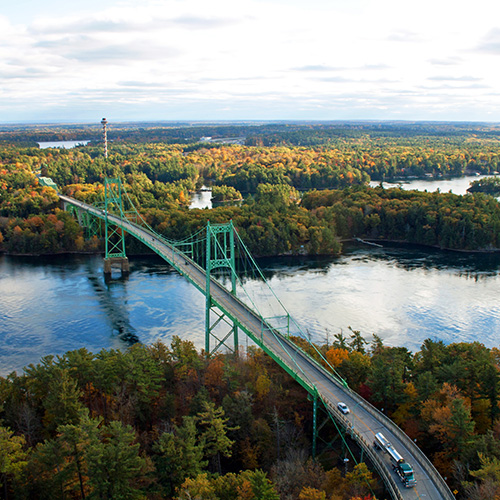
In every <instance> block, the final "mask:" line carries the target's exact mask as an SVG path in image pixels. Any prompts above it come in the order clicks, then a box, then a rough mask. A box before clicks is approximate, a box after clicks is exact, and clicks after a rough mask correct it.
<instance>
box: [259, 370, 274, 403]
mask: <svg viewBox="0 0 500 500" xmlns="http://www.w3.org/2000/svg"><path fill="white" fill-rule="evenodd" d="M270 388H271V380H270V378H269V377H268V376H267V375H265V374H262V375H259V376H258V378H257V380H256V382H255V392H256V394H257V397H258V398H259V399H263V398H264V397H265V396H267V394H269V390H270Z"/></svg>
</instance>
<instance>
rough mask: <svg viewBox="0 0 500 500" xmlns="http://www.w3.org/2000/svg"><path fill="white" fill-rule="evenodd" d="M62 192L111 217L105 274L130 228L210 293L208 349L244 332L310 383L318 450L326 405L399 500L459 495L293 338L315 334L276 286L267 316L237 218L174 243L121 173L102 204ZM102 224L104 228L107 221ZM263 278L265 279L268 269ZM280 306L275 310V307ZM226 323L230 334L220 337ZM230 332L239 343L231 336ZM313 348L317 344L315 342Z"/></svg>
mask: <svg viewBox="0 0 500 500" xmlns="http://www.w3.org/2000/svg"><path fill="white" fill-rule="evenodd" d="M59 197H60V199H61V200H62V202H63V203H64V207H65V209H67V210H70V211H72V212H73V213H74V214H75V216H76V217H77V218H78V221H79V222H80V224H82V225H84V226H85V227H87V228H90V229H91V228H92V227H93V226H95V221H98V220H99V219H100V220H102V221H104V226H105V230H106V255H105V266H104V268H105V272H111V267H110V266H111V265H112V264H114V263H120V264H121V268H122V271H125V272H127V271H128V261H127V258H126V255H125V240H124V235H125V233H128V234H129V235H132V236H133V237H135V238H137V239H138V240H140V241H141V242H142V243H143V244H144V245H146V246H147V247H149V248H150V249H151V250H153V251H154V252H156V253H157V254H158V255H160V256H161V257H162V258H163V259H164V260H165V261H167V262H168V263H169V264H170V265H171V266H172V267H173V268H174V269H175V270H176V271H177V272H179V273H180V274H181V275H182V276H184V277H185V278H186V279H187V280H188V281H189V282H190V283H191V284H192V285H194V286H195V287H196V288H197V289H198V290H199V291H200V292H201V293H203V294H204V295H205V303H206V308H205V330H206V331H205V352H206V353H207V354H208V355H209V354H211V353H213V352H214V351H216V350H217V349H218V348H220V347H221V346H225V347H226V348H227V349H232V350H235V351H236V350H237V349H238V335H239V332H240V331H241V332H243V333H244V334H245V335H247V336H248V337H249V338H250V339H251V340H252V341H253V342H254V343H255V344H256V345H258V346H259V347H260V348H261V349H263V350H264V351H265V352H266V353H267V354H268V355H269V356H270V357H271V358H272V359H273V360H274V361H275V362H276V363H278V365H280V366H281V367H282V368H283V369H284V370H286V372H287V373H288V374H289V375H290V376H291V377H292V378H293V379H295V380H296V381H297V382H298V383H299V384H300V385H301V386H302V387H304V388H305V389H306V391H307V392H308V393H309V395H310V398H311V399H312V402H313V416H314V421H313V425H314V427H313V434H314V435H313V455H315V453H316V438H317V437H318V426H317V424H316V421H317V414H318V410H319V409H320V408H321V407H322V409H323V410H324V411H325V412H326V413H327V415H328V417H329V418H330V419H331V420H332V421H333V422H334V424H335V425H336V426H337V428H339V430H340V429H342V430H343V432H342V434H344V433H345V434H348V435H349V436H350V437H351V438H352V439H353V440H354V441H355V442H357V443H358V445H359V447H360V449H361V459H362V458H363V454H364V455H365V456H366V457H368V459H369V461H370V462H371V463H372V464H373V466H374V467H375V468H376V470H377V471H378V473H379V474H380V476H381V477H382V479H383V481H384V483H385V485H386V488H387V490H388V492H389V493H390V495H391V497H392V498H393V499H397V500H422V499H425V500H438V499H439V500H441V499H445V500H448V499H449V500H451V499H453V498H455V496H454V495H453V493H452V492H451V491H450V489H449V488H448V486H447V484H446V482H445V481H444V479H443V478H442V477H441V475H440V474H439V473H438V472H437V471H436V469H435V468H434V466H433V465H432V464H431V462H430V461H429V460H428V459H427V457H426V456H425V455H424V454H423V453H422V452H421V450H420V449H419V448H418V446H417V445H416V444H415V443H414V442H413V441H412V440H411V439H410V438H409V437H408V436H407V435H406V434H405V433H404V432H403V431H402V430H401V429H400V428H399V427H397V426H396V424H394V422H392V420H390V419H389V418H388V417H386V416H385V415H384V414H383V413H381V412H380V411H378V410H377V409H376V408H375V407H373V406H372V405H371V404H370V403H368V402H367V401H365V400H364V399H363V398H362V397H360V396H359V395H358V394H356V393H355V392H354V391H352V390H350V389H349V387H348V386H347V384H346V383H345V381H344V380H343V379H342V378H341V377H340V376H339V375H338V374H337V373H336V372H335V370H334V369H333V368H332V367H329V368H330V369H327V368H325V366H323V365H327V366H328V363H327V361H326V360H325V359H324V358H323V359H322V361H323V363H321V364H320V363H319V362H318V361H316V360H315V359H313V358H312V357H311V356H309V355H308V354H307V353H306V352H305V351H304V350H303V349H301V348H300V347H298V346H297V345H296V344H295V343H294V342H293V340H292V338H293V337H296V336H300V337H302V338H304V339H305V340H306V341H307V340H308V336H307V335H304V334H303V332H302V330H301V328H300V326H299V325H298V324H296V322H295V321H294V320H293V318H292V317H291V316H290V314H289V313H288V312H287V311H286V309H285V308H284V306H283V305H282V304H281V302H280V301H279V299H278V298H277V297H276V296H275V295H274V293H273V292H272V290H271V289H270V287H269V293H268V295H269V300H268V301H267V300H266V302H269V303H271V302H274V303H275V304H277V307H278V308H280V309H281V310H279V311H278V314H274V315H273V316H266V317H265V316H264V315H263V314H262V313H261V312H259V307H258V306H257V305H256V304H255V303H254V301H253V300H252V298H251V295H250V294H249V293H247V292H246V290H245V286H244V278H242V277H241V276H240V274H239V272H238V270H237V262H241V261H244V262H247V263H249V265H250V267H251V268H252V269H253V270H254V271H255V270H257V271H256V272H257V273H260V270H258V266H257V265H256V264H255V261H254V260H253V259H252V257H251V255H250V254H249V253H248V251H247V250H246V248H245V247H244V244H243V242H242V241H241V240H240V239H239V237H238V234H237V232H236V231H235V228H234V227H233V225H232V223H228V224H215V225H212V224H210V223H208V224H207V228H206V230H204V231H201V232H199V233H196V234H195V235H193V237H191V238H188V239H186V240H183V241H175V242H174V241H169V240H167V239H165V238H164V237H163V236H161V235H160V234H158V233H156V232H155V231H153V230H152V229H151V228H150V227H149V226H148V225H147V224H146V223H145V222H144V221H143V220H142V219H141V218H140V215H139V214H138V213H137V211H135V209H132V210H131V211H125V209H124V203H123V202H124V199H125V198H126V193H124V192H122V187H121V183H120V181H119V180H118V179H106V184H105V200H104V204H103V205H101V206H99V207H97V206H92V205H88V204H86V203H83V202H80V201H78V200H76V199H73V198H70V197H68V196H63V195H61V194H60V195H59ZM127 199H128V197H127ZM100 225H101V226H102V222H101V223H100ZM222 271H224V272H225V273H224V272H222ZM261 278H262V279H263V281H264V282H265V278H264V277H263V275H261ZM266 284H267V282H266ZM266 306H268V304H266ZM273 307H274V306H273ZM273 311H274V312H276V311H275V309H273ZM222 327H225V328H226V329H227V330H228V333H225V334H224V335H220V333H219V331H220V330H221V329H222V330H223V328H222ZM231 336H232V337H233V345H232V346H231V345H230V342H229V341H230V337H231ZM311 346H312V348H314V344H311ZM317 352H318V355H319V356H321V355H320V353H319V351H317ZM340 401H342V402H344V403H346V404H347V405H348V406H349V408H350V409H351V412H350V413H349V414H346V415H345V414H343V413H342V412H340V411H339V409H338V407H337V403H338V402H340ZM378 432H382V433H383V434H384V436H385V437H386V438H387V439H388V440H389V441H390V442H391V443H392V445H393V446H394V447H395V448H396V449H397V450H398V451H399V453H400V454H401V455H402V456H403V457H404V458H405V460H406V461H407V462H408V463H410V464H411V465H412V466H413V470H414V476H415V479H416V480H417V485H416V486H415V487H413V488H406V487H405V486H404V485H403V483H402V482H401V481H400V480H399V477H398V476H397V475H396V473H395V472H393V470H392V466H391V464H390V460H389V457H388V456H387V455H386V454H384V453H383V452H382V451H377V450H376V449H375V448H374V446H373V441H374V436H375V434H376V433H378ZM349 451H350V450H349ZM350 453H351V457H352V458H351V460H352V462H351V463H357V462H358V460H357V458H356V457H355V456H354V454H353V453H352V452H350Z"/></svg>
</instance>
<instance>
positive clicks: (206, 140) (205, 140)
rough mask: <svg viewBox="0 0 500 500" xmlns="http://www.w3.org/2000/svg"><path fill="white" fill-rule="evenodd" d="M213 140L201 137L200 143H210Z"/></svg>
mask: <svg viewBox="0 0 500 500" xmlns="http://www.w3.org/2000/svg"><path fill="white" fill-rule="evenodd" d="M211 140H212V138H211V137H200V142H210V141H211Z"/></svg>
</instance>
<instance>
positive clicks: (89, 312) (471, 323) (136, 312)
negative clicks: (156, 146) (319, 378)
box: [0, 244, 500, 375]
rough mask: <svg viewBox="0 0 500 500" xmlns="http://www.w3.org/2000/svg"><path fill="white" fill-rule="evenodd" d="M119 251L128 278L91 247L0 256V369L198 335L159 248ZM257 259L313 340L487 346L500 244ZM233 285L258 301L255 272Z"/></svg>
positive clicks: (195, 302)
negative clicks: (476, 249)
mask: <svg viewBox="0 0 500 500" xmlns="http://www.w3.org/2000/svg"><path fill="white" fill-rule="evenodd" d="M130 260H131V272H130V275H129V277H128V278H125V279H122V278H121V276H120V275H116V276H115V275H113V279H111V280H110V281H108V282H106V281H105V280H104V277H103V273H102V270H103V266H102V258H101V257H100V256H57V257H43V258H34V257H31V258H30V257H13V256H0V375H6V374H8V373H10V372H11V371H12V370H17V371H20V370H21V369H22V367H23V366H26V365H27V364H29V363H37V362H38V361H39V360H40V358H41V357H42V356H46V355H48V354H54V355H57V354H63V353H64V352H66V351H68V350H72V349H78V348H80V347H86V348H87V349H89V350H91V351H93V352H97V351H99V350H100V349H102V348H123V347H125V346H126V345H129V344H130V343H131V342H135V341H140V342H143V343H146V344H150V343H152V342H155V341H156V340H162V341H164V342H165V343H167V344H169V343H170V341H171V339H172V337H173V336H174V335H179V336H180V337H181V338H183V339H187V340H191V341H193V342H194V343H195V345H196V346H197V347H198V348H201V347H203V345H204V297H203V295H202V294H201V293H200V292H198V291H197V290H196V289H195V288H194V287H193V286H192V285H190V284H189V283H188V282H187V281H186V280H185V279H184V278H182V277H181V276H179V275H178V274H177V273H175V272H174V271H172V269H171V268H170V267H169V266H168V264H166V263H165V262H164V261H163V260H161V259H160V258H159V257H154V256H151V257H132V258H131V259H130ZM260 265H261V267H262V268H263V270H264V272H265V275H266V278H267V279H268V281H269V283H270V284H271V286H272V288H273V290H274V292H275V293H276V295H277V296H278V297H279V298H280V299H281V301H282V302H283V303H284V305H285V306H286V308H287V309H288V310H289V311H290V313H291V314H292V316H293V317H294V318H295V319H296V320H297V321H298V322H299V324H300V325H301V326H302V328H303V330H304V331H306V332H307V333H308V334H309V335H310V336H311V337H312V338H313V339H314V340H316V341H318V342H326V341H328V342H331V341H332V339H333V335H334V334H337V333H339V332H340V331H342V332H344V334H346V335H348V334H349V329H348V328H349V326H351V327H352V328H353V329H355V330H360V331H361V333H362V335H363V336H364V337H365V338H366V339H367V340H370V339H371V336H372V334H373V333H376V334H377V335H379V336H380V337H382V339H383V340H384V343H385V344H386V345H391V346H405V347H407V348H409V349H410V350H412V351H416V350H419V348H420V346H421V344H422V342H423V341H424V340H425V339H426V338H432V339H436V340H437V339H439V340H443V341H444V342H446V343H451V342H462V341H463V342H472V341H476V340H477V341H480V342H482V343H484V344H485V345H486V346H488V347H493V346H497V347H498V346H499V338H498V332H499V330H500V302H499V301H498V290H499V285H500V278H499V273H498V271H499V269H500V255H497V254H493V255H477V254H462V253H452V252H442V251H438V250H432V249H423V248H419V247H413V246H395V245H387V246H384V247H382V248H376V247H371V246H368V245H361V244H357V245H351V246H348V247H346V251H345V253H344V254H343V255H342V256H341V257H337V258H334V257H330V258H293V259H292V258H280V259H264V260H261V261H260ZM245 289H246V290H247V291H248V292H249V293H250V294H251V295H252V297H253V298H254V300H255V302H256V303H257V304H258V305H259V306H260V305H263V306H264V308H265V303H263V302H265V299H264V297H265V292H263V291H262V290H261V283H260V282H259V281H257V280H254V279H248V280H247V281H246V283H245ZM241 342H242V343H243V344H246V343H247V341H246V340H245V337H244V336H243V335H242V339H241Z"/></svg>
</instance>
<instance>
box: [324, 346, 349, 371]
mask: <svg viewBox="0 0 500 500" xmlns="http://www.w3.org/2000/svg"><path fill="white" fill-rule="evenodd" d="M325 357H326V359H327V361H328V363H330V364H331V365H332V366H333V367H334V368H337V367H338V366H340V365H341V364H342V362H343V361H344V360H346V359H348V358H349V351H348V350H347V349H340V348H336V347H332V348H331V349H329V350H328V351H327V352H326V354H325Z"/></svg>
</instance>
